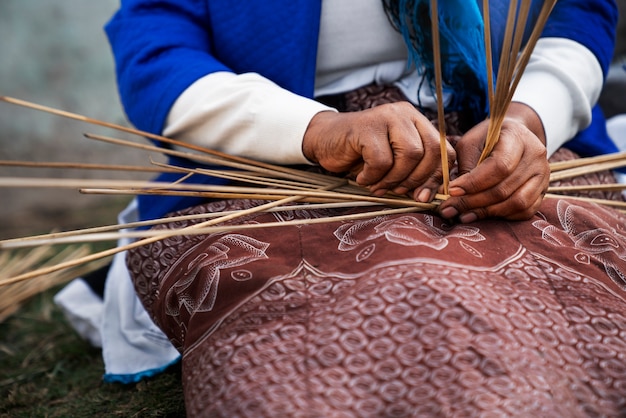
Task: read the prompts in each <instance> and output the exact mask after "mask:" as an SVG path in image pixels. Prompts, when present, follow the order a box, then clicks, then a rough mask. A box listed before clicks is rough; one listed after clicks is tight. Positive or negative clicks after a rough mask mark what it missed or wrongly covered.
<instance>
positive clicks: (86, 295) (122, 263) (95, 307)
mask: <svg viewBox="0 0 626 418" xmlns="http://www.w3.org/2000/svg"><path fill="white" fill-rule="evenodd" d="M136 220H137V202H136V200H133V201H132V202H131V203H130V204H129V205H128V207H127V208H126V209H124V211H122V213H121V214H120V216H119V222H120V223H128V222H134V221H136ZM127 243H129V239H122V240H120V241H119V242H118V246H123V245H126V244H127ZM125 259H126V253H125V252H120V253H117V254H116V255H115V256H114V258H113V263H112V264H111V268H110V269H109V273H108V275H107V278H106V285H105V290H104V300H102V299H100V298H98V297H97V296H96V295H94V294H93V292H92V291H91V289H90V288H89V287H88V286H87V285H86V284H85V283H84V282H82V280H81V279H75V280H74V281H72V282H70V284H68V286H66V287H65V288H63V289H62V290H61V292H59V293H58V294H57V295H56V298H55V301H57V303H59V304H60V306H61V307H62V309H63V311H64V312H65V314H66V316H67V317H68V319H69V321H70V322H71V324H72V325H73V326H74V327H75V328H76V330H77V331H78V332H79V333H80V335H82V336H83V337H84V338H86V339H88V340H89V341H90V342H91V343H92V344H94V345H95V346H99V347H102V357H103V360H104V368H105V374H104V380H105V381H106V382H119V383H135V382H138V381H140V380H141V379H143V378H145V377H149V376H153V375H155V374H157V373H160V372H161V371H163V370H164V369H166V368H167V367H168V366H170V365H171V364H173V363H175V362H177V361H178V360H179V358H180V354H179V353H178V351H177V350H176V349H175V348H174V346H173V345H172V344H171V343H170V341H169V340H168V339H167V337H166V336H165V334H163V332H162V331H161V330H160V329H159V328H158V327H157V326H156V325H155V324H154V322H152V320H151V319H150V317H149V316H148V313H147V312H146V310H145V309H144V307H143V305H142V304H141V302H140V300H139V298H138V297H137V295H136V294H135V289H134V287H133V284H132V281H131V279H130V275H129V272H128V269H127V268H126V260H125ZM81 282H82V285H81Z"/></svg>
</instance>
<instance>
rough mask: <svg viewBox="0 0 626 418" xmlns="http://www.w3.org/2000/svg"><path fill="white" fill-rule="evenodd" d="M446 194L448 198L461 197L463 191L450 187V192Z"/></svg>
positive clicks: (463, 193)
mask: <svg viewBox="0 0 626 418" xmlns="http://www.w3.org/2000/svg"><path fill="white" fill-rule="evenodd" d="M448 193H449V194H450V196H463V195H465V190H463V189H462V188H460V187H451V188H450V190H448Z"/></svg>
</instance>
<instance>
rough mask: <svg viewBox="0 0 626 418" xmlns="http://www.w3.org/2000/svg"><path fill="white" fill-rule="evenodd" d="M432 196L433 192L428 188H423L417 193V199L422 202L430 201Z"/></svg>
mask: <svg viewBox="0 0 626 418" xmlns="http://www.w3.org/2000/svg"><path fill="white" fill-rule="evenodd" d="M431 196H432V192H431V191H430V190H428V189H422V190H421V191H420V192H419V193H418V195H417V199H416V200H417V201H418V202H421V203H428V202H430V197H431Z"/></svg>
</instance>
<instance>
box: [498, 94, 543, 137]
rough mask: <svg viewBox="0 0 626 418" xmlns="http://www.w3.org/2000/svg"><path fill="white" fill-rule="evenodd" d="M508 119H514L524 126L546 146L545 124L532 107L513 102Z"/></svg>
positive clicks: (507, 113)
mask: <svg viewBox="0 0 626 418" xmlns="http://www.w3.org/2000/svg"><path fill="white" fill-rule="evenodd" d="M506 119H512V120H515V121H517V122H518V123H521V124H523V125H524V126H526V128H528V129H529V130H530V131H531V132H532V133H533V134H535V136H536V137H537V138H539V140H540V141H541V142H542V143H543V144H544V145H545V144H546V132H545V129H544V126H543V122H542V121H541V118H540V117H539V115H538V114H537V112H536V111H535V110H534V109H533V108H532V107H530V106H528V105H527V104H524V103H521V102H511V104H510V105H509V109H508V110H507V112H506Z"/></svg>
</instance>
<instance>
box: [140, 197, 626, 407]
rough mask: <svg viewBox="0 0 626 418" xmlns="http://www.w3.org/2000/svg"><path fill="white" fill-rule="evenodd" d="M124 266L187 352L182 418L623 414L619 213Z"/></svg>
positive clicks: (171, 256)
mask: <svg viewBox="0 0 626 418" xmlns="http://www.w3.org/2000/svg"><path fill="white" fill-rule="evenodd" d="M258 203H259V202H253V201H247V200H235V201H220V202H213V203H208V204H205V205H201V206H197V207H194V208H190V209H189V210H187V211H185V212H184V213H187V214H192V213H205V212H221V211H225V210H234V209H245V208H248V207H252V206H254V205H256V204H258ZM362 210H364V209H351V210H333V211H330V210H327V211H311V210H306V209H303V210H300V211H296V212H278V213H274V214H258V215H250V216H248V217H246V218H244V219H239V220H237V221H231V222H237V223H258V222H268V221H273V222H275V221H277V220H278V221H285V220H289V219H296V218H314V217H319V216H327V215H329V214H338V213H342V214H343V213H353V212H358V211H362ZM193 222H197V221H185V222H177V223H171V224H169V225H165V226H162V227H159V228H167V227H181V226H187V225H190V224H192V223H193ZM128 265H129V268H130V270H131V275H132V277H133V280H134V283H135V286H136V289H137V293H138V295H139V296H140V299H141V300H142V302H143V303H144V305H145V307H146V309H147V310H148V312H149V313H150V314H151V316H152V317H153V319H154V320H155V322H156V323H157V324H158V325H159V326H160V327H161V328H162V329H163V330H164V332H165V333H166V334H167V335H168V336H169V338H170V339H171V341H172V342H173V343H174V344H175V346H176V347H177V348H178V349H179V350H180V351H181V353H182V355H183V359H182V366H183V385H184V388H185V390H184V392H185V403H186V408H187V412H188V415H189V416H194V417H204V416H206V417H440V416H444V417H466V416H467V417H470V416H480V417H491V416H494V417H502V416H519V417H529V416H534V417H596V416H597V417H601V416H604V417H618V416H626V303H625V301H624V296H625V290H626V276H625V272H626V216H624V215H623V214H620V213H619V212H617V211H614V210H611V209H605V208H602V207H600V206H596V205H593V204H588V203H585V202H578V201H574V200H557V199H546V200H545V201H544V203H543V205H542V207H541V210H540V212H539V213H538V214H537V215H536V216H535V217H534V218H533V219H531V220H529V221H525V222H505V221H497V220H489V221H481V222H476V223H474V224H470V225H453V224H447V223H445V222H444V221H443V220H442V219H440V218H438V217H436V216H433V215H432V214H429V213H415V214H402V215H390V216H379V217H375V218H368V219H365V220H354V221H344V222H334V223H324V224H315V225H306V226H284V227H276V228H266V229H253V230H252V229H250V230H244V231H236V232H224V233H216V234H212V235H206V236H195V237H188V238H180V237H172V238H170V239H168V240H164V241H159V242H155V243H153V244H151V245H149V246H145V247H140V248H138V249H136V250H133V251H131V252H130V253H129V258H128Z"/></svg>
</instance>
